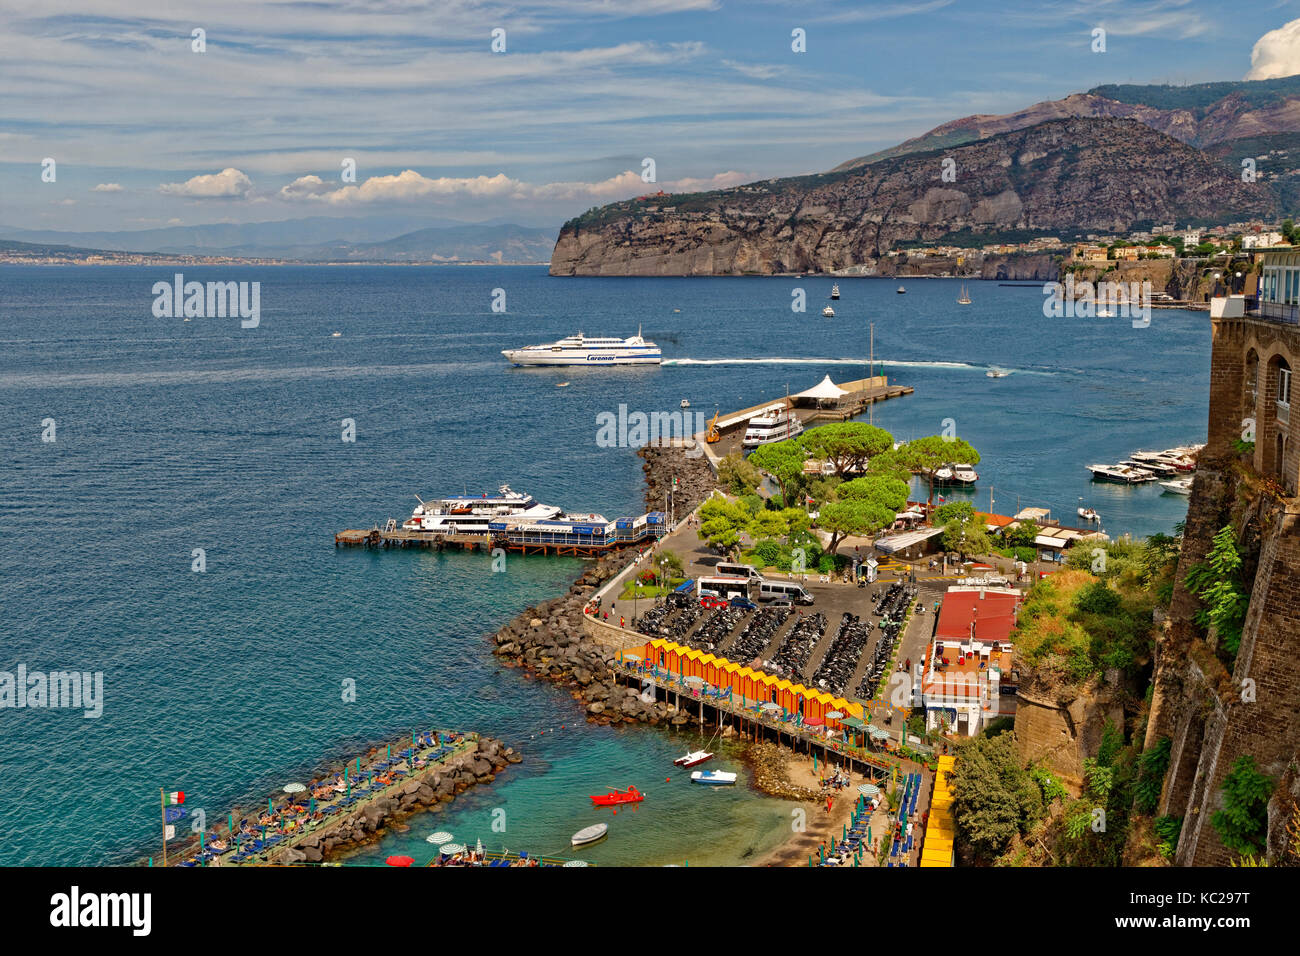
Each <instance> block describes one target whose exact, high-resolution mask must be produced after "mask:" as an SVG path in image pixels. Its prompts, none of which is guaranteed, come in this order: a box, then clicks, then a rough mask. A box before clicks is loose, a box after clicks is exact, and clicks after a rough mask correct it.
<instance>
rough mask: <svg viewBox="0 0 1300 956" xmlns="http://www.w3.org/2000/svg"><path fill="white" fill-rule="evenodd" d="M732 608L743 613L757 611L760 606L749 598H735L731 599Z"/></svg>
mask: <svg viewBox="0 0 1300 956" xmlns="http://www.w3.org/2000/svg"><path fill="white" fill-rule="evenodd" d="M731 606H732V607H734V608H739V609H740V610H742V611H757V610H758V605H757V604H755V603H754V602H753V601H751V600H750V599H749V598H747V597H739V596H737V597H734V598H732V599H731Z"/></svg>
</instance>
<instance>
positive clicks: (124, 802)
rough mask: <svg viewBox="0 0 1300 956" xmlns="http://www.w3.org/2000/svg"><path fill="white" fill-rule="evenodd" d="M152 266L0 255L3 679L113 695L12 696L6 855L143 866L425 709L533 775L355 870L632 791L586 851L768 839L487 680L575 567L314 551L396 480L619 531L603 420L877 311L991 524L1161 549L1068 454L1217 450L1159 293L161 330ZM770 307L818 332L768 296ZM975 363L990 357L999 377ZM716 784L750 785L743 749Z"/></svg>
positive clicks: (528, 829)
mask: <svg viewBox="0 0 1300 956" xmlns="http://www.w3.org/2000/svg"><path fill="white" fill-rule="evenodd" d="M176 271H178V270H176V269H174V268H154V267H143V266H142V267H26V266H8V267H5V268H3V269H0V421H2V422H3V425H2V426H0V444H2V446H3V454H4V460H5V462H6V465H5V468H4V481H3V484H2V485H0V534H3V540H4V545H3V547H2V548H0V621H2V622H3V623H2V624H0V627H3V633H4V640H3V644H2V645H0V647H3V654H0V670H8V671H14V670H16V669H17V667H18V666H19V665H20V664H24V665H26V667H27V668H28V670H29V671H36V670H76V671H91V672H102V673H103V680H104V711H103V715H102V716H101V717H100V718H98V719H85V718H84V717H83V716H82V715H81V714H80V712H69V711H65V710H44V711H42V710H29V709H23V710H17V709H4V710H0V728H2V731H0V737H2V739H3V741H4V743H3V746H2V747H0V865H18V864H87V865H90V864H101V863H120V862H126V861H133V860H139V859H142V858H143V857H146V856H150V855H153V856H157V855H158V854H159V852H160V839H161V836H160V833H159V830H160V824H159V807H158V799H159V789H160V788H165V789H167V790H176V789H180V790H184V791H185V792H186V794H187V799H186V804H187V806H190V807H192V808H198V809H203V810H204V811H205V812H206V813H207V815H208V817H209V818H210V819H212V818H223V817H224V815H225V813H226V811H227V809H228V808H229V807H230V806H231V805H232V804H233V803H237V802H240V801H256V800H257V799H258V798H264V796H265V794H266V793H267V792H269V791H270V790H272V789H276V788H278V787H280V786H282V785H283V784H285V783H287V782H290V781H295V780H301V779H302V778H304V777H305V776H306V775H307V774H309V773H310V772H311V771H312V769H313V768H315V767H317V766H318V765H319V764H320V762H321V761H323V760H325V759H329V758H341V757H344V756H347V755H348V754H351V753H353V752H355V751H356V750H358V749H359V748H360V747H362V746H363V745H366V744H369V743H373V742H377V741H380V740H382V739H385V738H392V737H397V736H400V735H401V734H402V733H404V732H408V731H409V730H411V729H412V728H417V727H418V728H427V727H458V728H464V729H472V730H477V731H480V732H483V733H486V734H492V735H495V736H498V737H502V738H504V739H505V740H507V741H508V742H509V743H511V744H513V745H514V746H516V747H517V748H518V749H519V750H521V751H522V752H523V753H524V754H525V756H526V760H525V762H524V763H523V764H521V765H519V766H517V767H512V768H511V769H510V771H509V772H508V773H507V774H505V775H504V776H502V777H501V778H499V779H498V781H497V782H496V783H494V784H493V785H492V786H491V787H488V788H477V789H476V791H474V792H471V793H468V794H466V795H464V796H463V797H462V798H460V799H458V800H457V802H456V803H454V804H452V806H451V809H450V810H449V811H448V812H446V813H443V814H438V815H425V816H422V817H417V818H415V819H413V820H412V821H411V829H410V831H409V832H408V833H403V834H396V835H393V836H391V837H389V838H388V839H387V840H385V841H384V843H383V844H382V845H380V846H379V847H377V848H374V849H371V850H368V851H366V852H364V853H362V854H359V855H358V857H357V858H356V859H357V861H358V862H368V861H373V860H375V859H378V858H381V857H382V855H383V854H385V853H388V852H393V851H394V850H398V849H400V850H403V851H409V852H411V853H412V855H415V856H417V860H418V861H420V862H423V859H425V858H427V855H428V853H427V844H424V842H423V838H424V836H426V835H427V833H428V832H430V831H431V830H433V829H435V828H438V829H449V830H451V831H452V832H454V833H455V835H456V837H457V838H458V839H460V838H464V840H465V841H468V842H470V843H471V844H472V843H473V841H474V840H475V839H476V838H482V839H483V841H484V843H485V844H489V845H493V846H495V845H498V844H505V845H507V846H509V847H510V848H511V849H530V850H532V851H533V852H538V853H553V852H557V851H559V850H561V849H563V848H565V846H566V845H567V839H568V835H569V834H571V833H572V832H574V830H576V829H578V828H579V827H580V826H582V825H586V824H587V823H591V822H594V820H593V818H592V814H593V811H591V810H590V809H589V801H588V800H587V796H586V795H587V794H589V793H597V792H601V791H603V790H604V789H606V788H608V787H611V786H626V785H627V784H629V783H635V784H637V785H638V786H639V787H641V788H642V789H644V790H646V791H647V792H649V793H650V794H651V798H650V799H648V800H647V801H646V803H645V804H644V805H642V808H641V809H639V810H638V811H633V812H627V813H624V814H622V815H620V817H619V818H618V819H619V824H618V826H619V828H620V829H621V835H619V834H616V836H615V837H612V838H611V839H610V840H608V841H606V843H604V844H602V845H600V846H598V847H596V848H594V849H593V850H592V851H590V854H591V858H592V859H595V860H599V861H600V862H603V863H611V864H663V863H686V862H690V863H692V864H697V863H741V862H744V861H745V860H746V859H750V858H752V857H753V856H754V855H755V854H758V853H761V852H763V851H764V850H766V849H768V848H770V847H771V846H773V845H775V843H776V842H778V841H779V840H780V838H781V836H782V835H783V833H786V832H788V819H789V818H788V805H786V804H783V803H781V802H779V801H775V800H770V799H767V798H765V797H762V796H760V795H758V794H756V793H754V792H752V791H750V790H748V789H745V788H736V789H734V790H732V791H730V792H726V793H717V792H712V791H710V792H705V793H698V792H693V791H692V789H691V788H690V787H689V786H688V785H685V776H684V775H683V777H682V778H681V779H680V780H678V779H673V780H672V781H671V782H668V781H666V780H663V778H665V777H668V776H670V774H669V773H668V772H667V771H669V770H671V765H670V758H671V757H672V756H675V755H676V754H678V753H680V752H682V749H681V748H682V747H683V746H684V745H686V744H687V743H689V742H690V741H691V740H692V738H689V737H687V736H685V735H683V737H682V738H674V736H673V735H672V734H671V733H670V732H667V731H664V730H655V729H648V728H640V727H633V728H620V729H617V730H614V729H609V728H597V727H591V726H588V725H587V724H585V723H584V722H583V721H582V720H581V715H580V711H579V710H578V707H577V705H576V704H575V702H573V701H572V700H571V699H570V698H569V697H568V696H567V694H565V693H564V692H562V691H560V690H557V689H555V688H553V687H551V686H549V685H545V684H539V683H536V682H530V681H528V680H526V679H524V678H523V677H522V676H520V675H519V674H518V673H517V672H515V671H511V670H502V669H500V668H498V667H497V666H496V660H495V658H493V657H492V655H491V654H490V652H489V651H490V646H491V645H490V640H489V638H488V635H490V634H491V633H492V632H493V631H494V630H495V629H496V628H497V627H499V626H500V625H501V624H503V623H504V622H505V621H507V620H508V619H509V618H510V617H511V616H513V615H514V614H515V613H517V612H518V611H520V610H521V609H523V608H525V607H527V606H528V605H530V604H533V603H536V602H538V601H540V600H544V599H546V598H548V597H551V596H554V595H556V594H558V593H560V592H561V591H563V589H564V588H565V587H566V586H567V585H568V584H569V582H570V581H571V580H572V579H573V578H574V577H575V576H576V574H577V573H578V572H579V570H580V568H581V564H580V562H578V561H577V560H574V559H560V558H541V557H536V558H526V559H525V558H516V557H511V558H510V559H509V562H508V565H507V568H506V571H505V573H493V572H492V570H491V565H490V558H489V557H487V556H486V555H474V554H459V553H454V554H453V553H447V554H435V553H429V552H424V551H415V550H412V551H392V552H369V551H364V550H349V549H342V550H336V549H335V547H334V544H333V536H334V533H335V532H336V531H338V530H341V529H344V528H364V527H370V526H371V525H372V524H374V523H376V522H378V523H380V524H382V523H383V522H384V521H385V520H386V519H388V518H389V517H393V518H396V519H398V520H399V521H400V520H402V519H404V518H406V517H407V516H408V515H409V514H410V509H411V508H412V506H413V505H414V504H415V503H416V500H415V497H414V496H415V495H420V496H422V497H424V498H425V499H428V498H430V497H439V496H442V495H446V494H452V493H460V492H465V491H468V492H479V491H492V490H495V488H496V487H497V486H498V485H499V484H500V483H502V482H509V483H510V484H511V485H512V486H513V487H514V488H516V489H518V490H526V491H528V492H530V493H532V494H533V495H535V496H536V497H537V498H539V499H540V500H542V501H546V502H549V503H554V504H557V505H561V506H564V507H566V508H571V509H577V510H592V511H599V512H602V513H604V514H606V515H608V516H611V517H614V516H619V515H625V514H634V513H636V514H639V513H640V512H641V511H643V510H644V507H643V502H642V493H643V487H642V473H641V460H640V459H639V458H637V457H636V456H635V454H634V453H633V451H632V450H631V449H628V448H608V447H600V446H598V445H597V443H596V416H597V415H598V414H599V413H601V412H606V411H610V412H617V410H618V407H619V405H620V404H626V405H627V406H628V408H629V410H631V411H638V410H639V411H645V412H652V411H670V412H671V411H676V410H678V404H679V402H680V400H681V399H683V398H687V399H689V400H690V402H691V403H692V410H693V411H702V412H705V413H706V414H709V415H711V414H712V412H713V410H714V408H715V407H721V409H722V410H723V411H727V410H731V409H735V408H738V407H743V406H747V405H752V404H755V403H757V402H760V401H763V400H765V399H770V398H775V397H778V396H780V395H784V394H785V393H786V391H787V389H788V390H790V391H799V390H802V389H804V388H808V387H810V386H812V385H814V384H816V383H817V382H818V381H820V380H821V378H822V376H824V375H826V374H830V375H831V377H832V379H835V380H840V381H843V380H846V379H855V378H861V377H862V376H863V375H865V374H866V372H867V363H868V351H869V328H870V327H871V326H872V325H874V335H875V347H874V352H875V361H876V366H877V373H878V374H886V375H888V376H889V378H890V381H891V382H898V383H900V384H905V385H910V386H913V387H915V389H916V392H915V394H913V395H911V396H908V397H904V398H900V399H895V400H891V401H889V402H886V403H883V404H881V405H879V406H878V407H877V410H876V422H877V424H880V425H882V426H883V427H885V428H888V429H890V430H891V431H892V432H893V433H894V434H895V436H896V437H898V438H912V437H919V436H922V435H928V434H935V433H938V432H940V431H942V430H943V429H944V427H945V424H946V422H945V420H947V419H952V421H953V424H954V426H955V429H956V431H957V433H958V434H960V435H961V437H963V438H965V439H967V440H969V441H970V442H971V443H973V444H974V445H975V446H976V447H977V448H978V449H979V450H980V452H981V453H982V456H983V460H982V462H981V463H980V465H979V472H980V475H981V480H980V482H979V485H978V486H977V487H976V488H975V489H974V491H972V492H967V493H966V494H967V495H968V496H969V497H970V498H971V499H972V500H973V501H975V502H976V503H977V505H978V506H979V507H981V508H986V507H988V506H989V498H990V496H991V497H992V499H993V510H995V511H998V512H1002V513H1014V511H1015V510H1016V508H1017V507H1028V506H1031V505H1038V506H1043V507H1049V508H1051V509H1053V513H1054V514H1056V515H1058V516H1063V517H1065V518H1067V519H1072V517H1073V515H1074V509H1075V508H1076V507H1077V505H1078V503H1079V500H1080V499H1082V500H1083V501H1085V502H1086V503H1088V504H1090V505H1092V506H1093V507H1095V508H1096V509H1097V510H1098V511H1099V512H1100V513H1101V514H1102V517H1103V525H1104V527H1105V528H1106V530H1107V532H1108V533H1110V534H1111V535H1112V536H1115V535H1119V534H1123V533H1131V534H1133V535H1135V536H1145V535H1148V534H1151V533H1154V532H1169V531H1171V530H1172V528H1173V526H1174V525H1175V523H1176V522H1178V521H1180V520H1181V519H1182V517H1183V515H1184V514H1185V511H1186V499H1183V498H1178V497H1176V496H1172V495H1167V494H1161V493H1160V490H1159V489H1158V488H1157V487H1144V488H1127V487H1120V486H1111V485H1097V484H1094V483H1093V482H1091V481H1090V480H1089V476H1088V473H1087V471H1086V470H1085V469H1084V466H1085V465H1086V464H1089V463H1091V462H1094V461H1114V460H1117V459H1119V458H1123V457H1126V456H1127V455H1128V454H1129V453H1130V452H1132V451H1134V450H1135V449H1137V448H1141V447H1155V448H1163V447H1166V446H1170V445H1175V444H1184V443H1188V442H1193V441H1203V440H1204V435H1205V421H1206V409H1207V400H1208V386H1207V378H1208V376H1207V371H1208V365H1209V349H1210V324H1209V319H1208V317H1207V315H1206V314H1205V313H1190V312H1177V311H1157V312H1155V313H1154V315H1153V318H1152V322H1151V325H1150V327H1149V328H1145V329H1134V328H1132V327H1131V324H1130V322H1129V320H1127V319H1122V318H1119V319H1096V318H1093V319H1049V318H1045V317H1044V316H1043V314H1042V300H1043V296H1042V292H1041V290H1040V289H1036V288H1024V287H1002V286H998V285H996V284H994V283H990V282H985V283H975V285H974V287H973V288H972V289H971V295H972V298H973V299H974V303H973V304H972V305H970V306H964V307H963V306H958V305H957V304H956V302H955V300H956V298H957V295H958V291H959V285H960V284H959V283H958V282H957V281H955V280H953V281H947V280H904V281H905V283H906V285H907V294H906V295H905V296H900V295H897V294H896V292H895V289H896V287H897V286H898V282H897V281H896V280H875V279H839V280H838V283H839V285H840V288H841V291H842V293H843V298H842V299H841V300H840V301H838V302H837V303H836V304H835V309H836V312H837V316H836V318H834V319H824V318H822V317H821V315H820V311H821V306H822V305H823V304H824V302H823V300H824V299H825V298H826V296H827V295H828V293H829V291H830V286H831V280H829V279H820V278H817V279H814V278H806V279H789V278H780V279H776V278H772V279H760V278H743V279H741V278H734V279H732V278H727V279H721V278H720V279H571V278H570V279H558V278H550V277H548V276H547V275H546V271H545V269H544V268H533V267H527V268H525V267H423V268H416V267H362V266H355V267H338V268H328V267H278V268H270V267H229V268H224V267H222V268H219V267H203V268H197V267H196V268H188V269H183V270H179V271H182V272H183V273H184V275H185V278H186V279H187V280H197V281H209V280H216V281H230V280H233V281H250V282H251V281H258V282H260V283H261V309H262V312H261V322H260V325H259V327H257V328H254V329H244V328H241V327H240V322H239V319H238V318H194V319H192V320H191V321H188V322H186V321H183V320H181V319H179V318H178V319H159V318H155V317H154V316H153V314H152V310H151V309H152V304H153V298H154V297H153V294H152V291H151V290H152V287H153V284H154V283H155V282H158V281H170V280H171V278H172V276H173V275H174V273H175V272H176ZM795 287H802V288H804V289H806V291H807V295H808V312H807V313H804V314H796V313H793V312H792V311H791V309H790V302H791V290H792V289H793V288H795ZM496 289H504V290H505V301H506V311H505V312H504V313H499V312H494V311H493V310H492V302H493V297H494V290H496ZM638 327H640V328H642V330H643V332H644V334H645V336H646V337H647V338H649V339H651V340H653V341H656V342H658V343H659V344H660V345H661V346H662V348H663V351H664V356H665V359H666V361H665V364H664V365H663V366H662V367H659V368H639V369H512V368H509V367H507V365H506V363H505V361H504V359H503V358H502V356H501V355H500V350H501V349H502V348H507V347H516V346H519V345H524V344H530V343H534V342H542V341H550V340H552V339H555V338H559V337H561V336H563V335H566V334H570V333H572V332H575V331H577V330H579V329H581V330H583V331H585V332H586V333H588V334H617V335H625V334H631V333H633V332H635V331H636V329H637V328H638ZM335 332H339V333H341V334H340V335H338V336H335V335H334V334H333V333H335ZM990 366H998V367H1002V368H1008V369H1011V370H1013V374H1011V375H1010V376H1008V377H1005V378H1001V379H990V378H987V377H986V376H985V371H986V370H987V369H988V368H989V367H990ZM560 381H569V382H570V383H571V384H570V385H569V387H567V388H556V385H557V383H558V382H560ZM48 419H52V420H53V423H54V424H53V432H52V434H51V429H50V426H49V425H48V423H47V420H48ZM345 419H351V420H353V422H355V441H354V442H349V441H344V440H343V433H344V429H345V426H344V420H345ZM43 435H44V436H45V437H47V438H48V437H53V438H54V440H53V441H43V440H42V437H43ZM1067 523H1068V522H1067ZM200 549H201V551H202V560H203V567H204V569H203V570H202V571H196V570H193V568H194V567H195V563H196V561H197V560H198V558H197V557H196V551H197V550H200ZM349 680H350V681H354V682H355V686H356V700H355V701H354V702H346V701H345V700H344V699H343V698H344V695H343V693H342V688H343V686H344V682H345V681H349ZM721 765H725V766H728V767H730V768H731V769H738V768H739V766H740V765H739V763H738V762H737V761H736V760H735V755H734V753H731V754H730V755H729V756H727V757H726V758H725V760H724V761H723V762H722V764H721ZM696 789H697V790H704V789H706V788H696ZM497 811H504V814H503V815H502V813H499V812H497ZM502 816H504V819H505V821H506V829H505V831H504V832H501V831H500V830H499V829H493V821H496V820H499V819H501V818H502ZM612 829H613V827H612Z"/></svg>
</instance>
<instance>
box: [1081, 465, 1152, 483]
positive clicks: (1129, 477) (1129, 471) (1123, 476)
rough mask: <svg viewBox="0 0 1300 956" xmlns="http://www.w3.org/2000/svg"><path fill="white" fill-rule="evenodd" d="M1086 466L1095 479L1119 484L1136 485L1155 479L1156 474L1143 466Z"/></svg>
mask: <svg viewBox="0 0 1300 956" xmlns="http://www.w3.org/2000/svg"><path fill="white" fill-rule="evenodd" d="M1087 468H1088V470H1089V471H1090V472H1092V477H1093V478H1094V479H1095V480H1097V481H1117V482H1119V483H1120V484H1125V485H1136V484H1141V483H1142V482H1144V481H1155V480H1156V476H1155V475H1153V474H1152V473H1151V472H1149V471H1147V470H1146V469H1144V468H1133V467H1131V466H1125V465H1088V466H1087Z"/></svg>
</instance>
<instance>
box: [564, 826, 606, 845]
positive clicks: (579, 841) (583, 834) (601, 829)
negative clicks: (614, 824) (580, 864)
mask: <svg viewBox="0 0 1300 956" xmlns="http://www.w3.org/2000/svg"><path fill="white" fill-rule="evenodd" d="M608 833H609V824H608V823H593V824H592V825H591V826H589V827H583V828H582V829H581V830H579V831H578V832H577V833H575V834H574V835H573V836H572V837H570V839H569V843H570V844H572V845H573V846H589V845H590V844H592V843H596V842H597V841H599V840H603V839H605V836H606V835H607V834H608Z"/></svg>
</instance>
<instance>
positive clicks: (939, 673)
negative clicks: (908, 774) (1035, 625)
mask: <svg viewBox="0 0 1300 956" xmlns="http://www.w3.org/2000/svg"><path fill="white" fill-rule="evenodd" d="M1020 602H1021V593H1020V592H1019V591H1017V590H1015V589H1014V588H990V587H954V588H950V589H949V590H948V593H947V594H946V595H945V596H944V599H943V605H942V606H941V607H940V609H939V621H938V624H937V625H936V626H935V632H934V641H933V643H932V644H931V646H930V654H929V659H928V660H927V661H926V663H925V666H924V669H923V671H922V675H923V676H922V679H921V699H922V703H923V705H924V707H925V722H926V727H927V728H929V729H931V730H934V729H939V728H941V727H946V728H947V730H948V731H949V732H952V733H964V734H967V735H968V736H971V737H973V736H975V735H976V734H978V733H979V732H980V730H982V729H983V728H984V727H985V726H987V725H988V723H989V721H991V720H993V719H994V718H997V717H1006V716H1011V715H1014V714H1015V686H1014V681H1015V678H1016V674H1015V672H1014V670H1013V666H1012V665H1013V663H1014V659H1015V648H1014V647H1013V645H1012V643H1011V631H1012V629H1013V628H1015V626H1016V613H1017V611H1018V610H1019V608H1020Z"/></svg>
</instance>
